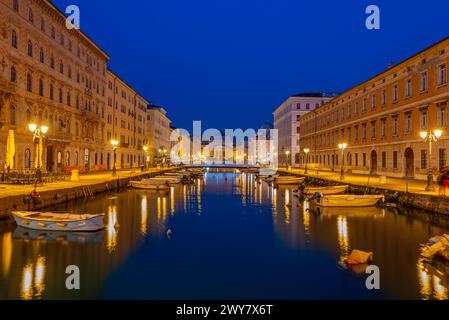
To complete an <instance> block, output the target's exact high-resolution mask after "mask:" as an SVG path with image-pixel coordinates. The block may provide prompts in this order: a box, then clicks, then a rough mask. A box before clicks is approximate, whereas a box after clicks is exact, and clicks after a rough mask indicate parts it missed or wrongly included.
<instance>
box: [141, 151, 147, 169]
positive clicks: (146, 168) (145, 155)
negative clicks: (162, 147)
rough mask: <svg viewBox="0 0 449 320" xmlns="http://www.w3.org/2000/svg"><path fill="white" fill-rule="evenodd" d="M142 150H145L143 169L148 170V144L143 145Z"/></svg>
mask: <svg viewBox="0 0 449 320" xmlns="http://www.w3.org/2000/svg"><path fill="white" fill-rule="evenodd" d="M142 149H143V151H144V152H145V171H147V170H148V146H143V148H142Z"/></svg>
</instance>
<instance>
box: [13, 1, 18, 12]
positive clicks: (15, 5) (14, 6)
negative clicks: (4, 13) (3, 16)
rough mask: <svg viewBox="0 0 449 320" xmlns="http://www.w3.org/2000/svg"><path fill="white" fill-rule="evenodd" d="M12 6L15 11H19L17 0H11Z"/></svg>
mask: <svg viewBox="0 0 449 320" xmlns="http://www.w3.org/2000/svg"><path fill="white" fill-rule="evenodd" d="M12 8H13V9H14V10H15V11H19V0H12Z"/></svg>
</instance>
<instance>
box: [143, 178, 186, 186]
mask: <svg viewBox="0 0 449 320" xmlns="http://www.w3.org/2000/svg"><path fill="white" fill-rule="evenodd" d="M142 181H164V183H168V184H171V185H173V184H180V183H181V181H182V177H170V176H157V177H153V178H151V179H144V180H142Z"/></svg>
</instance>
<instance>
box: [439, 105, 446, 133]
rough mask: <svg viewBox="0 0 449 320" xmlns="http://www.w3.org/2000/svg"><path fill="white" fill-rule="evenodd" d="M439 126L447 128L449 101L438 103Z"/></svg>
mask: <svg viewBox="0 0 449 320" xmlns="http://www.w3.org/2000/svg"><path fill="white" fill-rule="evenodd" d="M437 112H438V115H437V117H438V126H439V127H440V128H446V127H447V102H444V103H440V104H439V105H438V110H437Z"/></svg>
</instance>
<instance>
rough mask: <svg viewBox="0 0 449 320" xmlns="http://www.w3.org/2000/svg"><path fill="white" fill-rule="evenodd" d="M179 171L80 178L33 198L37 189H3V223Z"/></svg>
mask: <svg viewBox="0 0 449 320" xmlns="http://www.w3.org/2000/svg"><path fill="white" fill-rule="evenodd" d="M174 169H175V168H163V169H162V168H158V169H151V170H149V171H145V172H137V171H119V172H118V173H117V176H115V177H113V176H112V175H111V173H110V172H104V173H95V174H87V175H82V176H80V179H79V181H60V182H53V183H48V184H45V185H38V186H37V188H36V191H37V194H38V195H37V196H34V195H32V193H33V191H34V185H6V184H3V185H0V219H7V218H9V217H11V212H12V211H16V210H19V211H20V210H27V211H28V210H42V209H45V208H48V207H51V206H54V205H59V204H63V203H66V202H69V201H72V200H75V199H79V198H90V197H92V196H94V195H96V194H99V193H104V192H111V191H119V190H120V189H121V188H126V187H127V186H128V185H129V182H130V181H131V180H133V179H143V178H149V177H152V176H156V175H158V174H161V173H163V172H167V171H171V170H174Z"/></svg>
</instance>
